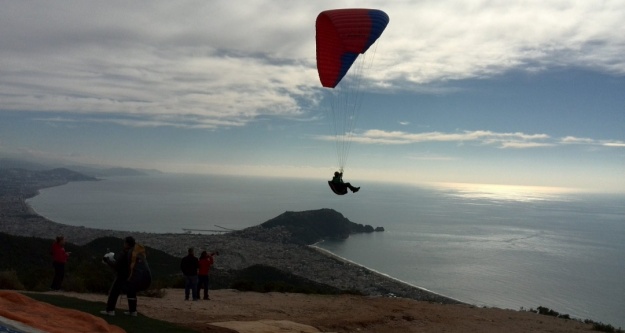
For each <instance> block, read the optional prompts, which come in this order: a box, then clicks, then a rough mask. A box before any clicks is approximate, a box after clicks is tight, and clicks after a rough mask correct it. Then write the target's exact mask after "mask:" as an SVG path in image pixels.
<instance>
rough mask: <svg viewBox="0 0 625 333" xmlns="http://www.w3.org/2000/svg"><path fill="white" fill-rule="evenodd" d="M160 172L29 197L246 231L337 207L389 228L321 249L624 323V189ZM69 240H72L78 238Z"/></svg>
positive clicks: (483, 302)
mask: <svg viewBox="0 0 625 333" xmlns="http://www.w3.org/2000/svg"><path fill="white" fill-rule="evenodd" d="M354 185H356V186H361V187H362V188H361V190H360V191H359V192H358V193H356V194H352V193H349V194H347V195H344V196H337V195H335V194H333V193H332V192H331V191H330V188H329V187H328V184H327V182H326V180H323V179H321V180H303V179H281V178H253V177H234V176H212V175H211V176H207V175H179V174H161V175H149V176H133V177H110V178H106V179H102V180H100V181H93V182H92V181H88V182H71V183H69V184H67V185H63V186H58V187H53V188H48V189H44V190H41V192H40V194H39V195H37V196H35V197H34V198H31V199H29V200H28V204H29V205H30V206H31V207H32V208H33V209H35V211H37V213H39V214H41V215H43V216H45V217H47V218H49V219H51V220H53V221H56V222H59V223H64V224H68V225H76V226H85V227H93V228H104V229H115V230H124V231H129V232H132V231H142V232H154V233H183V232H185V230H187V231H188V230H191V231H192V232H200V233H201V232H211V231H210V230H224V228H225V229H243V228H246V227H251V226H255V225H258V224H260V223H263V222H265V221H267V220H269V219H272V218H274V217H276V216H278V215H280V214H282V213H284V212H286V211H304V210H314V209H321V208H331V209H334V210H336V211H338V212H340V213H341V214H343V215H344V216H345V217H346V218H348V219H349V220H350V221H352V222H355V223H360V224H368V225H371V226H373V227H383V228H384V229H385V231H384V232H374V233H370V234H357V235H352V236H350V237H349V238H348V239H346V240H342V241H325V242H322V243H319V244H317V246H319V247H321V248H323V249H325V250H327V251H330V252H331V253H333V254H335V255H337V256H340V257H342V258H344V259H346V260H349V261H352V262H354V263H356V264H359V265H362V266H364V267H367V268H369V269H371V270H375V271H377V272H380V273H382V274H385V275H388V276H390V277H392V278H395V279H398V280H401V281H404V282H406V283H409V284H412V285H414V286H418V287H421V288H424V289H427V290H429V291H432V292H435V293H438V294H441V295H444V296H447V297H451V298H454V299H457V300H460V301H463V302H466V303H470V304H474V305H477V306H485V307H498V308H506V309H514V310H520V309H525V310H528V309H536V308H537V307H539V306H544V307H547V308H550V309H553V310H555V311H557V312H559V313H561V314H569V315H570V316H571V317H573V318H577V319H591V320H594V321H596V322H602V323H605V324H610V325H613V326H615V327H625V194H601V193H581V192H575V191H571V190H565V189H559V188H545V187H522V186H501V185H485V184H453V183H448V184H427V185H419V186H416V185H414V186H413V185H396V184H382V183H366V182H356V183H355V184H354ZM70 241H71V240H70Z"/></svg>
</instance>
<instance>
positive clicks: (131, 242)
mask: <svg viewBox="0 0 625 333" xmlns="http://www.w3.org/2000/svg"><path fill="white" fill-rule="evenodd" d="M145 257H146V256H145V248H144V247H143V246H142V245H140V244H137V243H136V242H135V239H134V238H133V237H131V236H128V237H126V238H125V239H124V248H123V251H122V252H121V253H120V254H119V255H117V256H115V259H114V260H111V259H109V258H108V257H107V256H105V257H104V258H102V260H103V261H104V262H105V263H106V264H108V265H109V266H110V267H111V268H113V269H114V270H115V272H116V273H117V275H116V278H115V281H114V282H113V285H112V286H111V289H110V290H109V295H108V300H107V302H106V310H104V311H100V313H101V314H103V315H107V316H114V315H115V305H116V304H117V299H118V297H119V295H120V294H121V293H122V292H124V293H125V294H126V298H127V299H128V311H126V312H124V314H125V315H128V316H133V317H136V316H137V292H138V291H142V290H145V289H147V288H148V287H149V285H150V283H151V281H152V275H151V273H150V269H149V266H148V264H147V260H146V258H145Z"/></svg>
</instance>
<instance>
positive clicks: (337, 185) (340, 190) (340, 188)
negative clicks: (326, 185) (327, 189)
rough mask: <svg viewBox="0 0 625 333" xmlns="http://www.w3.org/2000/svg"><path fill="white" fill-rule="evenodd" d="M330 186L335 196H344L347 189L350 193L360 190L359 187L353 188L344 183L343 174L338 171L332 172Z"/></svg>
mask: <svg viewBox="0 0 625 333" xmlns="http://www.w3.org/2000/svg"><path fill="white" fill-rule="evenodd" d="M330 186H331V187H332V190H333V191H334V192H335V193H336V194H345V193H347V189H350V190H351V191H352V193H356V192H358V190H360V187H354V186H352V184H350V183H344V182H343V173H342V172H338V171H336V172H334V177H332V181H330Z"/></svg>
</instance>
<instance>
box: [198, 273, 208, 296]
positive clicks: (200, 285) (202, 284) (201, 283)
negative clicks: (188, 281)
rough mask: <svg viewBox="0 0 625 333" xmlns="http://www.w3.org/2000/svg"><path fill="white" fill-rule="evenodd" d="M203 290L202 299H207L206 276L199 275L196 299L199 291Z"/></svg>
mask: <svg viewBox="0 0 625 333" xmlns="http://www.w3.org/2000/svg"><path fill="white" fill-rule="evenodd" d="M202 288H204V299H208V275H199V276H198V284H197V297H198V298H199V297H200V290H201V289H202Z"/></svg>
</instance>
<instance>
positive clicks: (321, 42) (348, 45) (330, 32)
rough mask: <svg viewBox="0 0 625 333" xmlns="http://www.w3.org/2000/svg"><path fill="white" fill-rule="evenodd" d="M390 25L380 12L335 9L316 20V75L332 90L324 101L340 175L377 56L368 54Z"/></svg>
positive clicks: (337, 189)
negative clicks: (365, 78) (366, 80)
mask: <svg viewBox="0 0 625 333" xmlns="http://www.w3.org/2000/svg"><path fill="white" fill-rule="evenodd" d="M388 22H389V17H388V15H386V13H384V12H383V11H381V10H377V9H365V8H348V9H333V10H326V11H323V12H321V13H320V14H319V15H318V16H317V20H316V23H315V27H316V43H317V71H318V73H319V80H320V81H321V85H322V86H323V87H324V88H329V89H324V90H323V93H324V101H327V103H328V105H329V107H328V119H329V125H330V127H331V130H333V131H332V134H333V135H334V143H335V145H336V153H337V162H338V169H339V170H341V173H342V172H343V169H344V168H345V164H346V161H347V156H348V154H349V150H350V145H351V142H352V138H353V135H354V131H353V129H354V126H355V124H356V121H357V119H358V113H359V110H360V106H361V105H362V94H361V83H362V77H363V71H364V70H365V69H367V68H370V65H371V63H369V66H367V65H366V64H367V61H366V59H367V58H368V57H369V55H371V54H375V48H373V49H374V50H373V52H372V51H369V52H367V50H369V48H370V47H371V46H372V45H373V44H374V43H375V42H376V41H377V40H378V38H379V37H380V35H382V32H383V31H384V29H385V28H386V26H387V25H388ZM372 58H373V56H371V57H369V59H372ZM352 65H354V66H352ZM350 68H351V69H350ZM348 72H349V73H348ZM346 75H347V76H346ZM328 184H329V185H330V188H331V189H332V191H333V192H334V193H336V194H338V195H343V194H346V193H347V188H346V187H345V186H340V184H333V183H332V182H328ZM356 191H357V190H356Z"/></svg>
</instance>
